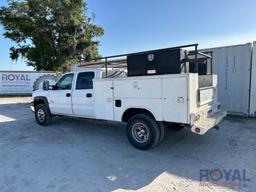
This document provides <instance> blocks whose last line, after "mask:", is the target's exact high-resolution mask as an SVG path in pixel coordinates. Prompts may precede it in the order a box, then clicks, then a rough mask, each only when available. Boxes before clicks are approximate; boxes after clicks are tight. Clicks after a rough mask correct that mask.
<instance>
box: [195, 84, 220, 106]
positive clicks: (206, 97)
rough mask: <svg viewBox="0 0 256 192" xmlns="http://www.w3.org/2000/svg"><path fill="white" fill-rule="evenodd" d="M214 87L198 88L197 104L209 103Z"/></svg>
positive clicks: (212, 96) (214, 90)
mask: <svg viewBox="0 0 256 192" xmlns="http://www.w3.org/2000/svg"><path fill="white" fill-rule="evenodd" d="M215 93H216V88H215V87H204V88H199V89H198V102H199V105H200V106H202V105H205V104H207V103H211V102H212V101H213V100H214V97H215V95H216V94H215Z"/></svg>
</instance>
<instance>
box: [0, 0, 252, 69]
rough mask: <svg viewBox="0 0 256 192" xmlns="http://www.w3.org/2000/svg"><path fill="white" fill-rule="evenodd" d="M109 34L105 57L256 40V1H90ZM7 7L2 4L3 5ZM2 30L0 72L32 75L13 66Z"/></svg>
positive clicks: (102, 50)
mask: <svg viewBox="0 0 256 192" xmlns="http://www.w3.org/2000/svg"><path fill="white" fill-rule="evenodd" d="M87 2H88V7H89V13H90V12H94V13H96V19H95V22H96V23H97V24H99V25H101V26H103V27H104V29H105V35H104V36H103V37H102V38H101V45H100V53H101V55H103V56H108V55H114V54H121V53H127V52H134V51H143V50H148V49H156V48H163V47H171V46H176V45H182V44H190V43H199V46H200V47H201V48H207V47H214V46H223V45H232V44H239V43H246V42H251V41H253V40H256V24H255V19H256V11H255V7H256V1H255V0H215V1H210V0H195V1H191V0H122V1H120V0H107V1H103V0H88V1H87ZM3 4H6V1H4V0H1V2H0V5H3ZM2 33H3V28H2V27H0V42H1V43H0V49H1V53H0V56H1V59H0V70H21V69H24V70H28V69H31V68H28V67H26V64H25V62H24V61H23V60H19V61H18V62H12V61H11V60H10V59H9V48H10V47H11V45H13V43H12V42H10V41H9V40H7V39H4V38H3V36H2Z"/></svg>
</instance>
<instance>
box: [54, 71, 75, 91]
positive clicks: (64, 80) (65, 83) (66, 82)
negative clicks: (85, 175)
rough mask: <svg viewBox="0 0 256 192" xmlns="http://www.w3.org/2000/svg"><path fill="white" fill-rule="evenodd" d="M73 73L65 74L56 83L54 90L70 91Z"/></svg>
mask: <svg viewBox="0 0 256 192" xmlns="http://www.w3.org/2000/svg"><path fill="white" fill-rule="evenodd" d="M73 77H74V74H73V73H69V74H66V75H64V76H62V77H61V78H60V80H59V81H58V82H57V84H56V86H55V89H57V90H71V88H72V82H73Z"/></svg>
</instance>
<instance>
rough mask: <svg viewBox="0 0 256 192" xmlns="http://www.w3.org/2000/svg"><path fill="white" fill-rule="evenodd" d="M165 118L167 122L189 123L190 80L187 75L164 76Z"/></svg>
mask: <svg viewBox="0 0 256 192" xmlns="http://www.w3.org/2000/svg"><path fill="white" fill-rule="evenodd" d="M162 91H163V105H162V106H163V119H164V121H167V122H175V123H188V81H187V77H186V76H180V77H170V78H164V79H163V80H162Z"/></svg>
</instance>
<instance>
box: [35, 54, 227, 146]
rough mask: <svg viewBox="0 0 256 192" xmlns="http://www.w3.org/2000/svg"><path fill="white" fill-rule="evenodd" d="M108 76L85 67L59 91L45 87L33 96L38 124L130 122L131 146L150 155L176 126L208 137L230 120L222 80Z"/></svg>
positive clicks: (58, 86)
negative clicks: (57, 119)
mask: <svg viewBox="0 0 256 192" xmlns="http://www.w3.org/2000/svg"><path fill="white" fill-rule="evenodd" d="M150 57H152V56H150ZM151 59H152V58H151ZM107 72H108V73H110V72H111V69H107V71H106V69H104V68H88V67H85V68H83V67H82V68H81V69H80V70H76V71H73V72H69V73H66V74H64V75H63V76H62V77H61V78H60V79H59V80H58V81H57V83H56V84H55V85H53V86H49V84H47V82H45V84H44V90H37V91H35V92H34V93H33V96H32V97H33V104H32V109H33V110H34V112H35V118H36V121H37V123H38V124H39V125H47V124H48V123H50V121H51V120H52V118H53V117H54V116H72V117H79V118H90V119H99V120H109V121H119V122H125V123H127V136H128V139H129V141H130V143H131V144H132V145H133V146H134V147H136V148H138V149H141V150H146V149H149V148H152V147H154V146H156V145H157V144H159V143H160V142H161V141H162V139H163V138H164V132H165V128H166V127H168V126H170V125H179V126H182V127H186V128H188V129H189V130H190V131H191V132H193V133H195V134H199V135H203V134H205V133H206V132H207V131H208V130H209V129H211V128H214V127H216V126H217V124H218V123H219V122H220V121H221V120H222V119H223V118H224V117H225V116H226V112H223V111H220V104H219V103H218V102H217V89H216V86H217V76H216V75H210V78H211V84H210V86H202V87H200V85H201V84H202V83H200V81H205V79H207V78H209V76H200V75H199V74H198V73H189V72H188V73H180V74H160V75H157V74H155V75H142V76H129V77H127V76H126V75H125V72H124V73H123V75H118V76H117V77H114V76H113V75H112V77H108V76H107V75H106V73H107ZM151 72H152V71H151ZM151 72H150V73H151ZM114 73H115V72H114ZM114 73H113V71H112V74H114ZM85 126H86V125H85Z"/></svg>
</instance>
